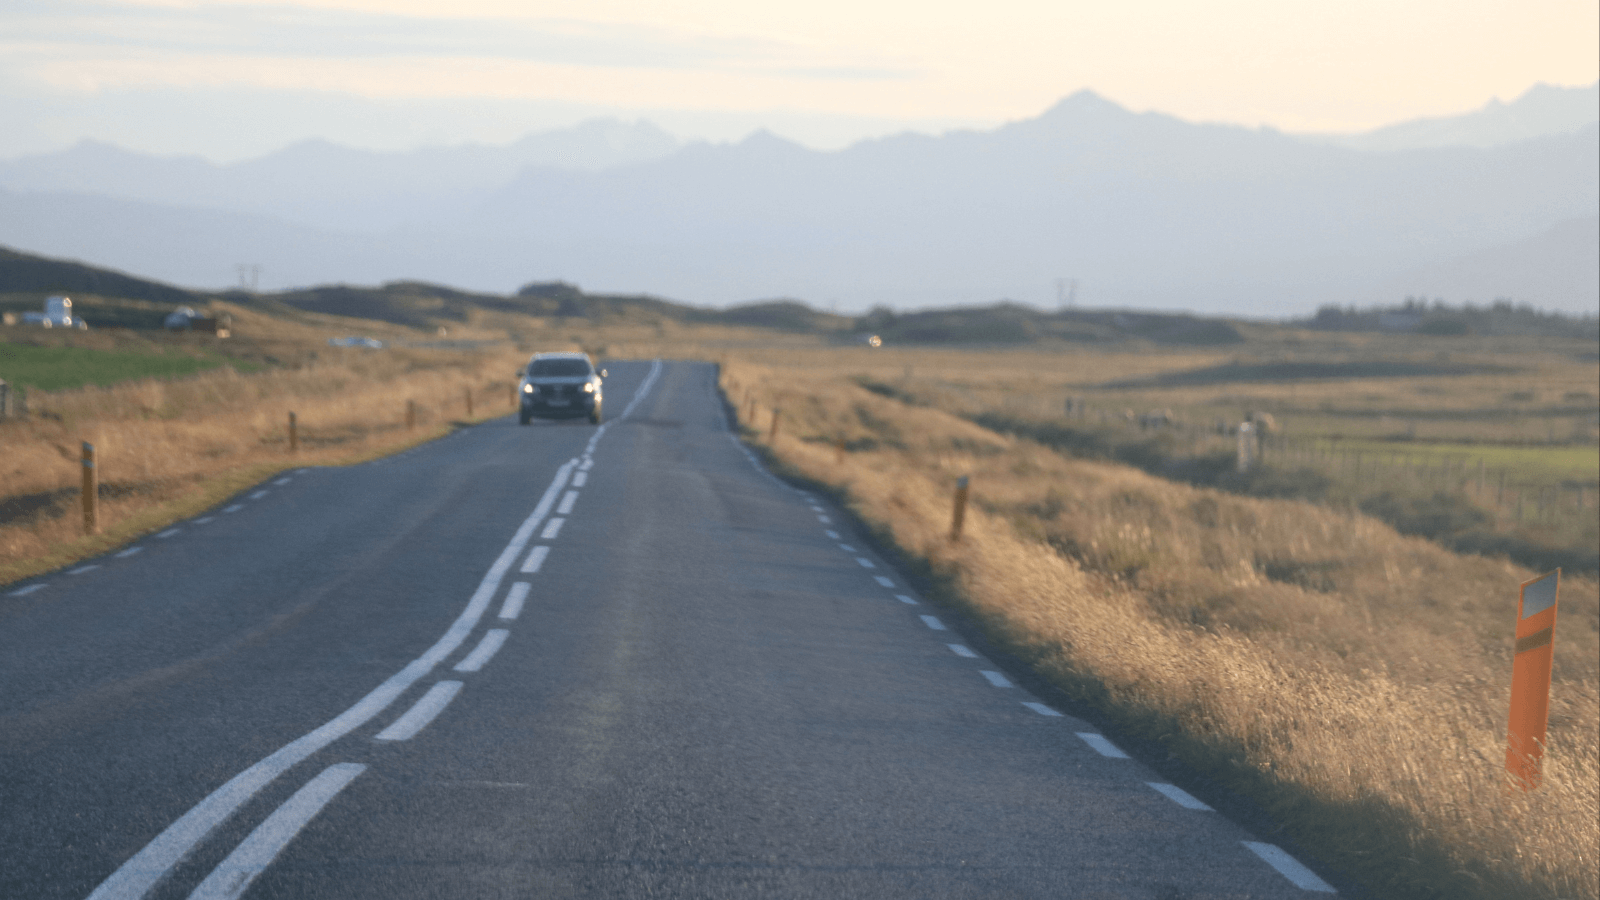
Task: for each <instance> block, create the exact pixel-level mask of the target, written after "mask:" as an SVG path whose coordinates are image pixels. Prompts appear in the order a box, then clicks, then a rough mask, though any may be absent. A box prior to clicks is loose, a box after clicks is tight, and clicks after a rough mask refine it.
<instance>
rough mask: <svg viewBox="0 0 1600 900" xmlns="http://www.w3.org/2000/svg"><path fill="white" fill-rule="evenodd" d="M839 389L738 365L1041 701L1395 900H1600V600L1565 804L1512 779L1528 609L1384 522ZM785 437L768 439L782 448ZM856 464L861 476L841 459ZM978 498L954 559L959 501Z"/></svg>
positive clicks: (1591, 585) (1561, 705)
mask: <svg viewBox="0 0 1600 900" xmlns="http://www.w3.org/2000/svg"><path fill="white" fill-rule="evenodd" d="M844 375H845V372H839V373H838V374H836V375H832V376H830V375H827V374H824V373H823V372H822V371H820V370H819V368H818V367H817V366H815V365H814V364H813V365H811V366H808V367H804V368H802V367H795V368H792V369H782V368H777V367H767V366H757V365H754V364H749V363H742V362H733V363H730V364H728V365H727V366H725V367H724V371H723V376H722V378H723V387H724V389H725V391H726V392H727V395H728V397H729V398H730V401H731V402H732V403H733V405H734V406H735V407H736V408H737V409H738V410H739V411H740V412H741V413H745V412H747V411H748V410H750V409H752V408H754V409H757V410H760V415H759V416H758V421H756V422H754V423H748V424H750V425H751V426H752V430H751V431H750V433H749V434H750V436H751V437H752V439H754V440H758V441H762V438H763V437H764V435H765V434H766V431H765V428H766V425H767V419H766V410H767V409H769V408H772V407H781V408H782V410H783V426H782V428H781V429H780V432H779V435H778V437H777V438H776V440H775V441H772V442H770V443H767V442H765V441H762V443H764V444H766V445H767V449H768V451H769V452H770V453H771V454H772V456H773V457H774V458H775V459H776V460H777V461H779V463H780V464H781V465H782V466H784V467H787V468H788V469H789V470H790V471H791V472H793V473H795V474H796V475H798V476H800V477H804V478H806V479H809V480H811V481H813V482H816V483H819V484H824V485H828V486H830V487H831V488H832V489H833V490H835V491H836V492H837V493H838V495H839V496H841V497H842V498H843V500H844V502H845V503H846V504H848V506H849V507H850V508H851V509H852V510H853V511H854V512H855V513H856V514H857V515H858V516H859V517H860V518H861V519H862V520H863V521H864V522H866V523H868V524H869V525H870V526H871V527H872V528H873V529H875V531H876V532H877V534H878V537H879V539H880V540H882V541H883V542H884V543H885V544H886V545H889V546H891V547H893V548H898V550H899V551H900V552H902V553H903V554H905V555H906V556H907V557H908V558H910V559H913V560H918V561H920V563H919V564H920V566H922V567H923V568H924V569H925V571H927V572H928V573H929V574H930V575H931V576H932V577H934V578H935V579H936V580H937V581H938V583H940V584H943V585H946V586H947V590H946V592H945V593H946V595H947V599H948V600H950V601H951V602H955V603H959V604H960V605H961V606H962V607H964V608H965V609H966V610H967V611H968V612H969V613H970V615H971V616H972V617H973V618H974V619H975V620H976V621H978V622H980V623H982V625H983V627H984V629H985V630H986V632H987V633H988V634H989V635H990V636H991V637H992V638H993V639H994V640H995V641H996V642H998V643H999V644H1001V645H1002V646H1004V647H1006V648H1008V649H1009V650H1010V651H1011V652H1013V653H1015V654H1016V655H1017V656H1018V657H1020V658H1022V659H1025V660H1027V661H1028V662H1029V663H1030V664H1031V665H1032V667H1033V668H1034V670H1035V671H1036V672H1037V673H1039V674H1040V675H1041V676H1042V677H1045V678H1047V679H1049V680H1050V681H1051V682H1052V683H1053V684H1054V685H1056V686H1057V687H1058V688H1060V689H1061V690H1063V691H1065V692H1067V693H1068V694H1070V695H1071V696H1073V697H1075V698H1078V699H1079V700H1080V701H1081V702H1083V703H1087V704H1091V705H1092V706H1093V707H1094V708H1095V709H1097V710H1098V711H1099V712H1100V715H1101V716H1103V717H1104V718H1106V719H1108V720H1110V721H1112V722H1113V723H1115V725H1116V726H1117V727H1118V728H1119V729H1121V731H1122V733H1123V734H1125V735H1129V736H1131V737H1133V738H1135V739H1136V740H1138V741H1140V742H1143V743H1144V744H1145V745H1146V746H1147V747H1154V748H1159V751H1161V752H1164V753H1167V754H1171V755H1173V756H1175V757H1177V758H1179V759H1181V760H1183V761H1184V762H1185V763H1187V764H1188V765H1189V766H1191V767H1192V768H1193V769H1195V770H1197V771H1200V772H1202V773H1204V774H1205V776H1206V777H1208V778H1209V779H1211V780H1212V781H1214V782H1216V783H1219V784H1222V785H1225V786H1226V787H1227V788H1229V789H1231V790H1233V791H1236V792H1238V793H1240V794H1242V795H1245V796H1247V797H1249V798H1250V799H1251V800H1253V801H1254V802H1255V803H1256V804H1257V805H1258V806H1259V807H1260V808H1262V809H1265V810H1267V811H1268V812H1269V813H1270V815H1271V816H1272V817H1273V819H1274V820H1275V821H1276V822H1277V823H1278V824H1279V826H1281V827H1282V829H1283V830H1284V832H1285V833H1287V834H1288V835H1289V836H1291V837H1292V839H1293V840H1294V841H1295V842H1296V843H1297V844H1298V845H1299V846H1301V847H1302V848H1306V849H1307V850H1308V851H1309V853H1310V854H1311V855H1312V856H1313V857H1315V858H1316V859H1319V860H1321V861H1322V862H1323V863H1324V864H1326V865H1327V866H1329V867H1330V868H1332V869H1336V870H1338V871H1340V872H1343V873H1346V874H1348V875H1349V876H1350V877H1352V878H1353V879H1355V880H1357V881H1359V882H1360V883H1362V884H1363V885H1365V886H1367V887H1368V888H1370V889H1371V890H1372V891H1373V892H1374V893H1376V894H1378V895H1380V896H1385V897H1403V898H1434V897H1452V898H1474V900H1476V898H1483V900H1489V898H1504V897H1519V898H1565V897H1593V896H1595V895H1596V884H1597V880H1600V865H1597V860H1596V855H1595V853H1594V851H1593V848H1594V846H1595V845H1596V843H1597V842H1600V825H1597V824H1595V823H1596V822H1597V821H1600V796H1597V794H1600V653H1597V651H1596V648H1597V646H1600V590H1597V587H1596V584H1595V582H1594V580H1593V579H1592V578H1583V577H1578V578H1571V579H1568V580H1567V581H1566V582H1565V583H1564V584H1563V589H1562V622H1561V625H1560V626H1558V631H1560V632H1561V633H1560V635H1559V637H1558V640H1557V643H1558V646H1557V662H1556V685H1555V690H1554V694H1553V705H1552V717H1551V754H1550V758H1549V765H1548V768H1547V782H1546V784H1545V786H1544V787H1543V788H1542V789H1541V790H1540V791H1539V792H1536V793H1534V794H1531V795H1523V794H1520V793H1515V792H1508V791H1507V790H1506V783H1505V779H1504V775H1503V770H1502V762H1503V758H1504V744H1503V732H1504V716H1505V710H1506V703H1507V683H1508V681H1509V673H1510V668H1511V664H1510V655H1511V646H1510V644H1511V640H1510V632H1511V624H1512V618H1513V613H1512V612H1511V609H1512V605H1511V604H1512V603H1513V602H1514V597H1515V592H1516V585H1517V583H1518V582H1519V581H1520V580H1524V579H1526V578H1527V577H1529V576H1530V573H1529V572H1528V571H1526V570H1523V569H1519V568H1517V567H1515V566H1513V565H1510V564H1508V563H1506V562H1504V561H1497V560H1491V559H1486V558H1482V557H1474V556H1459V555H1456V554H1453V553H1450V552H1448V551H1446V550H1444V549H1443V548H1440V547H1439V546H1437V545H1435V544H1433V543H1430V542H1428V541H1424V540H1420V539H1416V538H1407V537H1405V536H1402V535H1399V534H1397V533H1396V532H1395V531H1394V530H1393V529H1392V528H1391V527H1389V526H1387V525H1385V524H1383V523H1382V522H1379V521H1376V520H1374V519H1372V518H1370V517H1367V516H1363V515H1360V514H1358V513H1352V512H1349V511H1347V510H1339V509H1333V508H1329V507H1326V506H1318V505H1313V504H1308V503H1305V502H1300V501H1295V500H1290V499H1272V498H1253V497H1244V496H1238V495H1234V494H1228V493H1224V492H1219V491H1217V490H1214V489H1208V488H1203V487H1196V486H1193V485H1187V484H1181V483H1174V482H1172V481H1169V480H1164V479H1158V478H1155V477H1152V476H1150V475H1148V474H1146V473H1144V472H1141V471H1138V470H1136V469H1132V468H1129V467H1127V466H1123V465H1116V464H1112V463H1107V462H1101V461H1092V460H1081V459H1069V458H1066V457H1063V456H1061V455H1059V454H1057V453H1055V452H1052V451H1051V450H1049V449H1048V448H1045V447H1042V446H1040V445H1038V444H1036V443H1033V442H1031V441H1027V440H1021V439H1018V438H1015V437H1011V436H1006V435H1001V434H997V433H996V432H994V431H992V430H989V429H985V428H982V427H980V426H979V425H977V424H975V423H973V422H971V421H967V420H965V419H963V418H960V417H957V416H953V415H951V414H948V413H946V412H943V411H941V410H938V409H933V408H929V407H919V406H913V405H910V404H907V403H903V402H900V401H899V400H896V399H894V398H891V397H885V396H882V395H881V394H879V393H874V392H871V391H867V390H864V389H863V388H861V387H860V385H859V384H856V383H854V382H853V381H851V380H850V379H848V378H846V377H844ZM758 429H759V430H758ZM840 442H842V443H843V444H844V446H845V447H846V452H845V453H844V454H843V458H842V459H841V458H840V454H839V452H838V449H837V447H838V445H839V443H840ZM964 474H970V475H971V476H972V479H973V496H974V505H973V507H972V508H971V510H970V511H969V520H968V526H967V535H966V537H965V538H964V539H963V540H962V541H961V542H960V543H958V544H952V543H951V542H950V541H949V540H948V538H947V535H946V529H947V528H948V525H949V502H950V487H951V485H952V483H953V481H954V479H955V477H956V476H958V475H964Z"/></svg>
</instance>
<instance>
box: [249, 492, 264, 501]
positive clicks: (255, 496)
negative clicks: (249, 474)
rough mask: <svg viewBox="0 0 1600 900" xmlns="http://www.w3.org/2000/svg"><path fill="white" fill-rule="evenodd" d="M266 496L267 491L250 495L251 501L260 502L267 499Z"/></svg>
mask: <svg viewBox="0 0 1600 900" xmlns="http://www.w3.org/2000/svg"><path fill="white" fill-rule="evenodd" d="M266 495H267V492H266V491H256V492H255V493H253V494H251V495H250V499H251V500H260V499H261V498H262V497H265V496H266Z"/></svg>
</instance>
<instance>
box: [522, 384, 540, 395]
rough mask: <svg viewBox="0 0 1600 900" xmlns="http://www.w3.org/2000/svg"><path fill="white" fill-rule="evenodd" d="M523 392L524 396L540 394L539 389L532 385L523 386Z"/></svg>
mask: <svg viewBox="0 0 1600 900" xmlns="http://www.w3.org/2000/svg"><path fill="white" fill-rule="evenodd" d="M522 392H523V393H524V394H537V393H539V389H538V388H536V387H534V386H533V385H531V384H525V385H523V386H522Z"/></svg>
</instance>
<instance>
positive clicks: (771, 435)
mask: <svg viewBox="0 0 1600 900" xmlns="http://www.w3.org/2000/svg"><path fill="white" fill-rule="evenodd" d="M778 415H779V413H778V408H777V407H776V406H774V407H773V408H772V427H771V428H770V429H769V430H768V431H767V441H768V442H769V443H770V442H772V441H775V440H777V439H778Z"/></svg>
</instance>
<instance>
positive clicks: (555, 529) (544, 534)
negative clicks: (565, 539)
mask: <svg viewBox="0 0 1600 900" xmlns="http://www.w3.org/2000/svg"><path fill="white" fill-rule="evenodd" d="M565 524H567V520H566V519H551V520H550V521H549V522H546V523H545V526H544V530H543V531H541V532H539V540H541V541H550V540H554V539H555V536H556V535H558V534H560V533H561V526H563V525H565Z"/></svg>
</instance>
